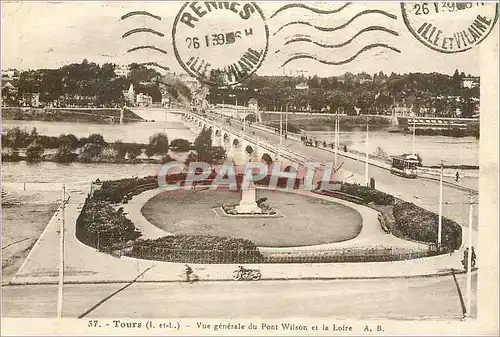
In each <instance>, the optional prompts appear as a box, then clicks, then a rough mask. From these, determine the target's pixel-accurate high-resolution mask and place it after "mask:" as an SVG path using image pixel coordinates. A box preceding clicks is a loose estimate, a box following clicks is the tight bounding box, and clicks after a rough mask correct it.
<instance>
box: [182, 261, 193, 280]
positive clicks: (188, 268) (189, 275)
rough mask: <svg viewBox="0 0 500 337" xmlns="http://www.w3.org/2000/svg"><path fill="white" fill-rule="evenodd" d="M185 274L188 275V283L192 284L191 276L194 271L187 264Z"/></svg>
mask: <svg viewBox="0 0 500 337" xmlns="http://www.w3.org/2000/svg"><path fill="white" fill-rule="evenodd" d="M184 272H185V273H186V281H187V282H189V283H191V274H193V269H192V268H191V267H190V266H188V265H187V264H186V265H185V267H184Z"/></svg>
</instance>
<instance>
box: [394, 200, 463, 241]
mask: <svg viewBox="0 0 500 337" xmlns="http://www.w3.org/2000/svg"><path fill="white" fill-rule="evenodd" d="M393 215H394V218H395V219H396V224H395V226H396V228H397V229H398V230H399V231H401V233H403V234H404V235H406V236H408V237H409V238H411V239H413V240H416V241H421V242H428V243H435V242H436V241H437V233H438V222H439V216H438V215H437V214H435V213H432V212H429V211H427V210H425V209H423V208H421V207H419V206H417V205H415V204H412V203H409V202H398V203H396V204H395V205H394V207H393ZM441 243H442V248H443V249H445V250H447V251H453V250H455V249H458V248H460V245H461V244H462V229H461V227H460V226H459V225H458V224H457V223H456V222H454V221H452V220H450V219H447V218H443V224H442V237H441Z"/></svg>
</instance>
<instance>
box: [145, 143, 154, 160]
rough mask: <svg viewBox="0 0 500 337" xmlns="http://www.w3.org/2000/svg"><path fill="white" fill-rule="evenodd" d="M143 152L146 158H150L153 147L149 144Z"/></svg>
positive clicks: (152, 153) (152, 154)
mask: <svg viewBox="0 0 500 337" xmlns="http://www.w3.org/2000/svg"><path fill="white" fill-rule="evenodd" d="M144 153H145V154H146V156H148V158H151V157H152V156H154V155H155V152H154V149H153V147H152V146H151V145H148V146H147V147H146V150H145V151H144Z"/></svg>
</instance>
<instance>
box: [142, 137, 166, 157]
mask: <svg viewBox="0 0 500 337" xmlns="http://www.w3.org/2000/svg"><path fill="white" fill-rule="evenodd" d="M146 150H147V151H148V152H149V153H150V154H151V155H154V154H160V155H163V154H166V153H168V137H167V135H166V134H165V133H163V132H159V133H156V134H154V135H152V136H151V137H149V145H148V148H147V149H146ZM146 155H147V153H146ZM148 157H150V156H149V155H148Z"/></svg>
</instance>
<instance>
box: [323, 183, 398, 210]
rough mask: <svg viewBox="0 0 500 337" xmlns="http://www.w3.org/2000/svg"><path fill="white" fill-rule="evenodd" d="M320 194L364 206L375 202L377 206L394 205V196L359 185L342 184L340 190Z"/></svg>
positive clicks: (324, 191)
mask: <svg viewBox="0 0 500 337" xmlns="http://www.w3.org/2000/svg"><path fill="white" fill-rule="evenodd" d="M320 194H324V195H330V196H334V197H337V198H340V199H344V200H348V201H352V202H356V203H363V204H369V203H370V202H373V203H374V204H375V205H392V204H393V203H394V197H393V196H392V195H390V194H387V193H384V192H380V191H378V190H376V189H373V188H370V187H367V186H362V185H359V184H349V183H342V184H341V186H340V190H338V191H326V190H322V191H320Z"/></svg>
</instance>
